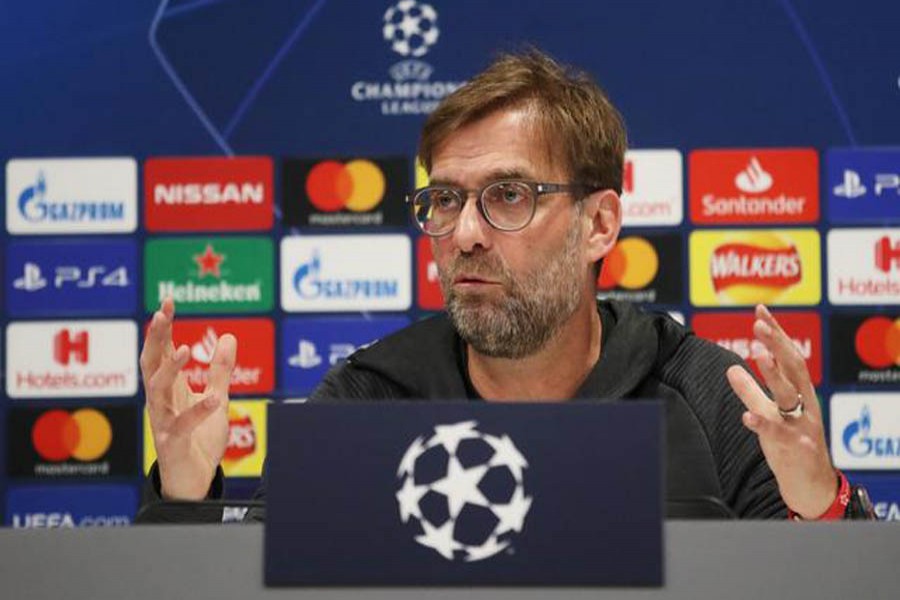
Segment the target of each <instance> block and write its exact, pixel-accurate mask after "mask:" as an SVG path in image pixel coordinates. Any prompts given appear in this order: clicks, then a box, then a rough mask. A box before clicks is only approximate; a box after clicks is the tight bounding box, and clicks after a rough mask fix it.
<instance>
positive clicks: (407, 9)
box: [382, 0, 440, 57]
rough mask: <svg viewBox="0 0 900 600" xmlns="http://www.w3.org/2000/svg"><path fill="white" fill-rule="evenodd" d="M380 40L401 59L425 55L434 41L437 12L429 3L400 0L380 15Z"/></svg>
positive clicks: (437, 33) (436, 32) (436, 34)
mask: <svg viewBox="0 0 900 600" xmlns="http://www.w3.org/2000/svg"><path fill="white" fill-rule="evenodd" d="M382 32H383V33H384V39H385V41H386V42H388V43H390V45H391V49H392V50H393V51H394V52H396V53H397V54H400V55H401V56H413V57H419V56H425V54H426V53H427V52H428V49H429V48H431V46H433V45H434V44H435V42H437V39H438V35H440V31H439V30H438V28H437V11H435V10H434V8H433V7H432V6H431V5H430V4H422V3H419V2H416V0H401V1H400V2H398V3H397V4H395V5H394V6H392V7H390V8H388V9H387V11H385V13H384V28H383V29H382Z"/></svg>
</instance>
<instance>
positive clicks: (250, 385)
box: [148, 319, 275, 394]
mask: <svg viewBox="0 0 900 600" xmlns="http://www.w3.org/2000/svg"><path fill="white" fill-rule="evenodd" d="M148 327H149V324H148ZM225 333H230V334H232V335H234V337H236V338H237V341H238V355H237V362H236V364H235V366H234V370H233V371H232V372H231V387H230V388H229V389H230V391H231V393H232V394H253V393H268V392H271V391H272V389H273V388H274V387H275V327H274V325H272V321H271V320H270V319H176V320H175V323H174V325H173V326H172V341H173V342H174V344H175V347H176V348H177V347H179V346H181V345H182V344H186V345H187V346H188V347H189V348H190V349H191V358H190V359H189V360H188V362H187V364H186V365H185V366H184V368H183V369H182V371H183V372H184V374H185V377H186V378H187V381H188V384H189V385H190V386H191V389H192V390H194V391H195V392H202V391H203V390H204V389H205V388H206V384H207V383H209V365H210V362H212V357H213V352H214V351H215V349H216V343H217V342H218V341H219V337H220V336H221V335H223V334H225Z"/></svg>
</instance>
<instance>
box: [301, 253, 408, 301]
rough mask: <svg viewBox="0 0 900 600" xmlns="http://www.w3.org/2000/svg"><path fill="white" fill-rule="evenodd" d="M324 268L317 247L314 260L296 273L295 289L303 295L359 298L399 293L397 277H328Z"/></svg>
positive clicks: (310, 296) (310, 297)
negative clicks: (325, 276) (323, 272)
mask: <svg viewBox="0 0 900 600" xmlns="http://www.w3.org/2000/svg"><path fill="white" fill-rule="evenodd" d="M321 271H322V259H321V255H320V252H319V250H314V251H313V253H312V258H311V259H310V261H309V262H307V263H304V264H302V265H300V266H299V267H298V268H297V271H296V272H295V273H294V289H295V290H296V291H297V293H298V294H299V295H300V297H301V298H304V299H307V300H316V299H320V298H322V299H332V298H341V299H347V300H356V299H371V298H395V297H397V294H398V289H399V282H398V281H397V280H396V279H351V278H348V279H325V278H323V277H322V274H321Z"/></svg>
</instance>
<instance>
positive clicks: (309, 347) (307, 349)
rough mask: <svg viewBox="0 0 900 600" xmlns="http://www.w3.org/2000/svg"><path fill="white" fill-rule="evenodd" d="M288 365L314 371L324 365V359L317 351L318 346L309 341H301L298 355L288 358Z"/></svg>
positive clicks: (298, 345)
mask: <svg viewBox="0 0 900 600" xmlns="http://www.w3.org/2000/svg"><path fill="white" fill-rule="evenodd" d="M288 364H289V365H291V366H292V367H300V368H301V369H314V368H315V367H318V366H319V365H320V364H322V357H321V356H319V353H318V352H317V351H316V345H315V344H314V343H313V342H310V341H309V340H300V342H299V343H298V344H297V354H295V355H293V356H291V357H290V358H288Z"/></svg>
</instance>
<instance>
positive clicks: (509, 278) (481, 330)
mask: <svg viewBox="0 0 900 600" xmlns="http://www.w3.org/2000/svg"><path fill="white" fill-rule="evenodd" d="M581 237H582V234H581V229H580V227H578V226H577V225H573V227H572V228H571V229H570V230H569V234H568V235H567V236H566V243H565V246H564V248H563V249H562V250H561V251H560V252H559V253H558V254H555V255H553V256H549V257H548V258H547V259H546V260H544V261H542V262H541V263H540V264H538V265H536V266H535V268H534V269H532V270H531V272H529V273H527V274H526V275H525V276H523V277H521V278H518V279H517V278H516V277H515V275H513V273H512V272H511V271H510V269H509V267H508V265H506V264H505V262H504V261H503V260H502V259H501V258H500V257H499V256H497V255H496V254H489V253H481V254H460V255H459V256H458V257H457V258H456V259H455V260H454V261H453V262H451V263H450V265H449V266H448V267H447V269H445V270H444V271H443V272H441V273H440V277H441V288H442V290H443V293H444V298H445V300H446V304H447V312H448V313H449V314H450V319H451V321H452V322H453V325H454V327H455V328H456V330H457V331H458V332H459V335H460V336H461V337H462V339H463V340H464V341H465V342H466V343H467V344H469V345H470V346H471V347H472V348H474V349H475V350H476V351H477V352H479V353H480V354H483V355H485V356H491V357H495V358H523V357H526V356H531V355H532V354H535V353H536V352H538V351H539V350H541V349H542V348H543V347H544V346H545V345H546V344H547V342H549V341H550V340H551V339H552V338H553V337H554V335H555V334H556V333H557V332H558V331H559V330H560V329H561V327H562V326H563V324H564V323H565V322H566V321H567V320H568V319H569V317H571V316H572V314H573V313H574V312H575V309H576V308H577V307H578V303H579V301H580V300H581V295H582V289H583V287H584V269H585V266H584V265H582V264H581V263H580V262H579V260H578V253H577V250H578V249H579V247H580V245H581ZM460 272H462V273H465V274H466V275H470V276H478V277H484V278H485V279H489V280H491V281H499V283H500V285H501V286H502V288H503V291H504V294H503V295H502V296H501V297H499V298H492V297H489V296H487V295H483V294H478V293H459V292H457V291H456V290H455V289H454V287H453V280H454V279H455V277H456V276H457V274H458V273H460Z"/></svg>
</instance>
